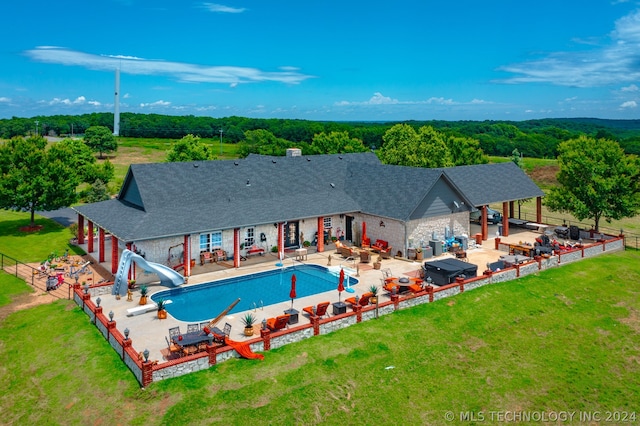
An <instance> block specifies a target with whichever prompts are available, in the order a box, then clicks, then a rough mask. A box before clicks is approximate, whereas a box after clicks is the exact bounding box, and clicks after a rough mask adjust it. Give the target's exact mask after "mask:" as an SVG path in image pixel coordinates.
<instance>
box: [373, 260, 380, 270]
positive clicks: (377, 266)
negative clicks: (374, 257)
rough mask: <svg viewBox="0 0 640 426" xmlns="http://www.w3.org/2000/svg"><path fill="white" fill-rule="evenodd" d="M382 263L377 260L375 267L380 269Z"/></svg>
mask: <svg viewBox="0 0 640 426" xmlns="http://www.w3.org/2000/svg"><path fill="white" fill-rule="evenodd" d="M381 265H382V264H381V263H380V262H376V263H374V264H373V269H380V266H381Z"/></svg>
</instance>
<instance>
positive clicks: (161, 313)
mask: <svg viewBox="0 0 640 426" xmlns="http://www.w3.org/2000/svg"><path fill="white" fill-rule="evenodd" d="M158 319H167V311H165V310H164V309H161V310H159V311H158Z"/></svg>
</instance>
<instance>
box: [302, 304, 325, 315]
mask: <svg viewBox="0 0 640 426" xmlns="http://www.w3.org/2000/svg"><path fill="white" fill-rule="evenodd" d="M330 304H331V302H322V303H318V304H317V305H316V313H315V315H316V316H319V317H320V318H322V317H323V316H325V315H326V314H327V309H328V308H329V305H330ZM302 312H305V313H307V314H308V315H309V316H310V317H312V316H313V306H307V307H306V308H302Z"/></svg>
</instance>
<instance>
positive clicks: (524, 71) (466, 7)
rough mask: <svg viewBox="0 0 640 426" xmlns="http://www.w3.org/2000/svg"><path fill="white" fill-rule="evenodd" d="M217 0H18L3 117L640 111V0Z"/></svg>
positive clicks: (11, 23) (9, 32)
mask: <svg viewBox="0 0 640 426" xmlns="http://www.w3.org/2000/svg"><path fill="white" fill-rule="evenodd" d="M220 1H222V2H221V3H213V2H201V1H191V0H173V1H170V0H156V1H153V2H151V1H141V0H102V1H86V0H84V1H71V0H60V1H43V0H40V1H32V0H23V1H19V2H16V1H13V2H8V4H5V5H3V6H2V12H3V13H2V15H3V18H4V19H2V25H1V26H0V40H1V41H0V63H1V64H2V66H0V118H10V117H12V116H17V117H33V116H36V115H54V114H83V113H90V112H104V111H113V109H114V81H115V69H116V68H118V67H119V68H120V70H121V77H120V81H121V85H120V95H121V97H120V110H121V111H122V112H137V113H157V114H171V115H188V114H192V115H204V116H211V117H228V116H232V115H236V116H244V117H257V118H300V119H309V120H337V121H343V120H431V119H438V120H503V119H504V120H526V119H533V118H547V117H597V118H619V119H634V118H638V111H639V104H640V3H639V2H634V1H625V0H609V1H596V0H579V1H574V0H553V1H547V0H536V1H528V0H486V1H477V0H459V1H456V0H451V1H441V0H440V1H435V0H421V1H419V0H415V1H406V0H396V1H394V2H387V1H385V2H383V1H377V0H369V1H360V0H357V1H356V0H343V1H335V0H324V1H314V0H303V1H300V0H297V1H290V0H220Z"/></svg>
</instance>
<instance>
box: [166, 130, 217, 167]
mask: <svg viewBox="0 0 640 426" xmlns="http://www.w3.org/2000/svg"><path fill="white" fill-rule="evenodd" d="M215 158H216V156H215V154H214V153H213V148H211V146H209V145H207V144H205V143H202V142H201V141H200V138H199V137H198V136H193V135H186V136H185V137H183V138H182V139H180V140H179V141H177V142H176V143H174V144H173V145H172V146H171V149H170V150H169V152H168V153H167V161H168V162H179V161H206V160H213V159H215Z"/></svg>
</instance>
